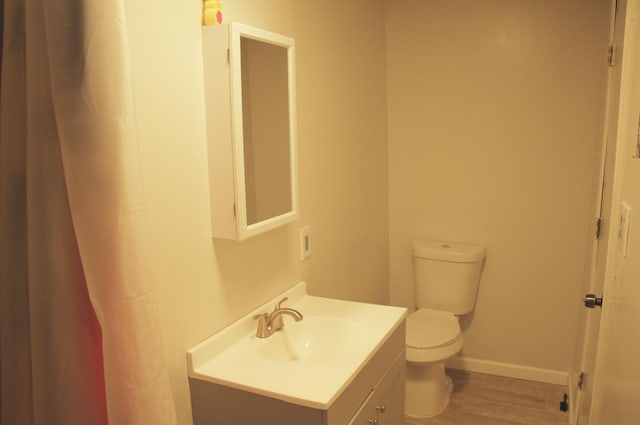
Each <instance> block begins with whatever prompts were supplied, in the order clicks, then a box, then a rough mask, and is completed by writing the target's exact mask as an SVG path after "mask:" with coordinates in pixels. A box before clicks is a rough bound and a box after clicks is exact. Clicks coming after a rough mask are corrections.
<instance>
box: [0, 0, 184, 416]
mask: <svg viewBox="0 0 640 425" xmlns="http://www.w3.org/2000/svg"><path fill="white" fill-rule="evenodd" d="M123 1H124V0H107V1H90V0H29V1H24V0H0V8H1V10H2V19H1V25H2V45H1V55H2V65H1V80H0V197H1V198H0V418H1V421H0V424H1V425H34V424H35V425H76V424H77V425H93V424H100V425H102V424H110V425H134V424H136V425H146V424H149V425H164V424H175V423H176V415H175V410H174V405H173V399H172V396H171V390H170V387H169V382H168V377H167V373H166V369H165V364H164V357H163V354H162V341H161V332H160V325H159V319H158V311H157V306H156V303H155V300H154V297H155V295H154V291H153V282H152V269H151V265H150V258H149V250H148V240H149V238H148V235H147V229H146V227H145V210H144V204H143V202H142V188H141V178H140V171H139V168H140V166H139V164H138V150H137V137H136V128H135V117H134V113H133V99H132V91H131V80H130V69H129V66H130V64H129V55H130V52H129V51H128V45H127V27H126V21H125V14H124V6H123Z"/></svg>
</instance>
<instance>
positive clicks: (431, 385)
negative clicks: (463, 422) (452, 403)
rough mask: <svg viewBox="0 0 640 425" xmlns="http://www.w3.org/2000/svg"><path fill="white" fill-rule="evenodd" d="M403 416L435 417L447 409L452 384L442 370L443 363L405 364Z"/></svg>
mask: <svg viewBox="0 0 640 425" xmlns="http://www.w3.org/2000/svg"><path fill="white" fill-rule="evenodd" d="M405 385H406V396H405V408H404V412H405V415H406V416H408V417H411V418H429V417H433V416H436V415H438V414H440V413H442V411H443V410H444V409H445V408H446V407H447V403H448V402H449V396H450V395H451V390H453V382H451V378H450V377H448V376H447V375H446V373H445V370H444V361H440V362H434V363H410V362H407V375H406V384H405Z"/></svg>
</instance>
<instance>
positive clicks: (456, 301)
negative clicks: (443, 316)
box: [413, 240, 486, 315]
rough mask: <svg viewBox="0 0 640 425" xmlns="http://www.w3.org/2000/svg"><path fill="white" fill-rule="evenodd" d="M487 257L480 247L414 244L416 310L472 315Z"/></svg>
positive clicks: (421, 241)
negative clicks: (426, 309)
mask: <svg viewBox="0 0 640 425" xmlns="http://www.w3.org/2000/svg"><path fill="white" fill-rule="evenodd" d="M485 255H486V248H485V247H484V246H481V245H472V244H467V243H457V242H443V241H431V240H416V241H414V242H413V272H414V279H415V282H414V284H415V295H416V306H417V307H418V308H432V309H436V310H443V311H448V312H451V313H453V314H456V315H462V314H467V313H469V312H470V311H471V310H473V308H474V306H475V302H476V295H477V293H478V284H479V282H480V272H481V270H482V264H483V262H484V258H485Z"/></svg>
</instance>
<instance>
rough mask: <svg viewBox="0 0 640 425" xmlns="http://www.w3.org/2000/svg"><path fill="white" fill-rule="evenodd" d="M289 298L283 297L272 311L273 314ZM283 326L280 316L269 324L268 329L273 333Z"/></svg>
mask: <svg viewBox="0 0 640 425" xmlns="http://www.w3.org/2000/svg"><path fill="white" fill-rule="evenodd" d="M288 299H289V297H284V298H283V299H281V300H280V301H279V302H278V304H276V307H275V308H274V309H273V311H274V313H275V312H276V311H278V310H280V309H281V308H282V303H283V302H285V301H286V300H288ZM283 326H284V321H283V320H282V316H276V317H275V318H274V319H273V320H272V321H271V323H269V328H270V330H271V331H275V330H278V329H280V328H282V327H283Z"/></svg>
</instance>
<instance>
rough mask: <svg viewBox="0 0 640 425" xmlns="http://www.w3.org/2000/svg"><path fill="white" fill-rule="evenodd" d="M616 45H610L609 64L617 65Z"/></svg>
mask: <svg viewBox="0 0 640 425" xmlns="http://www.w3.org/2000/svg"><path fill="white" fill-rule="evenodd" d="M616 59H617V57H616V45H615V44H610V45H609V54H608V58H607V61H608V62H609V66H611V67H613V66H616Z"/></svg>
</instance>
